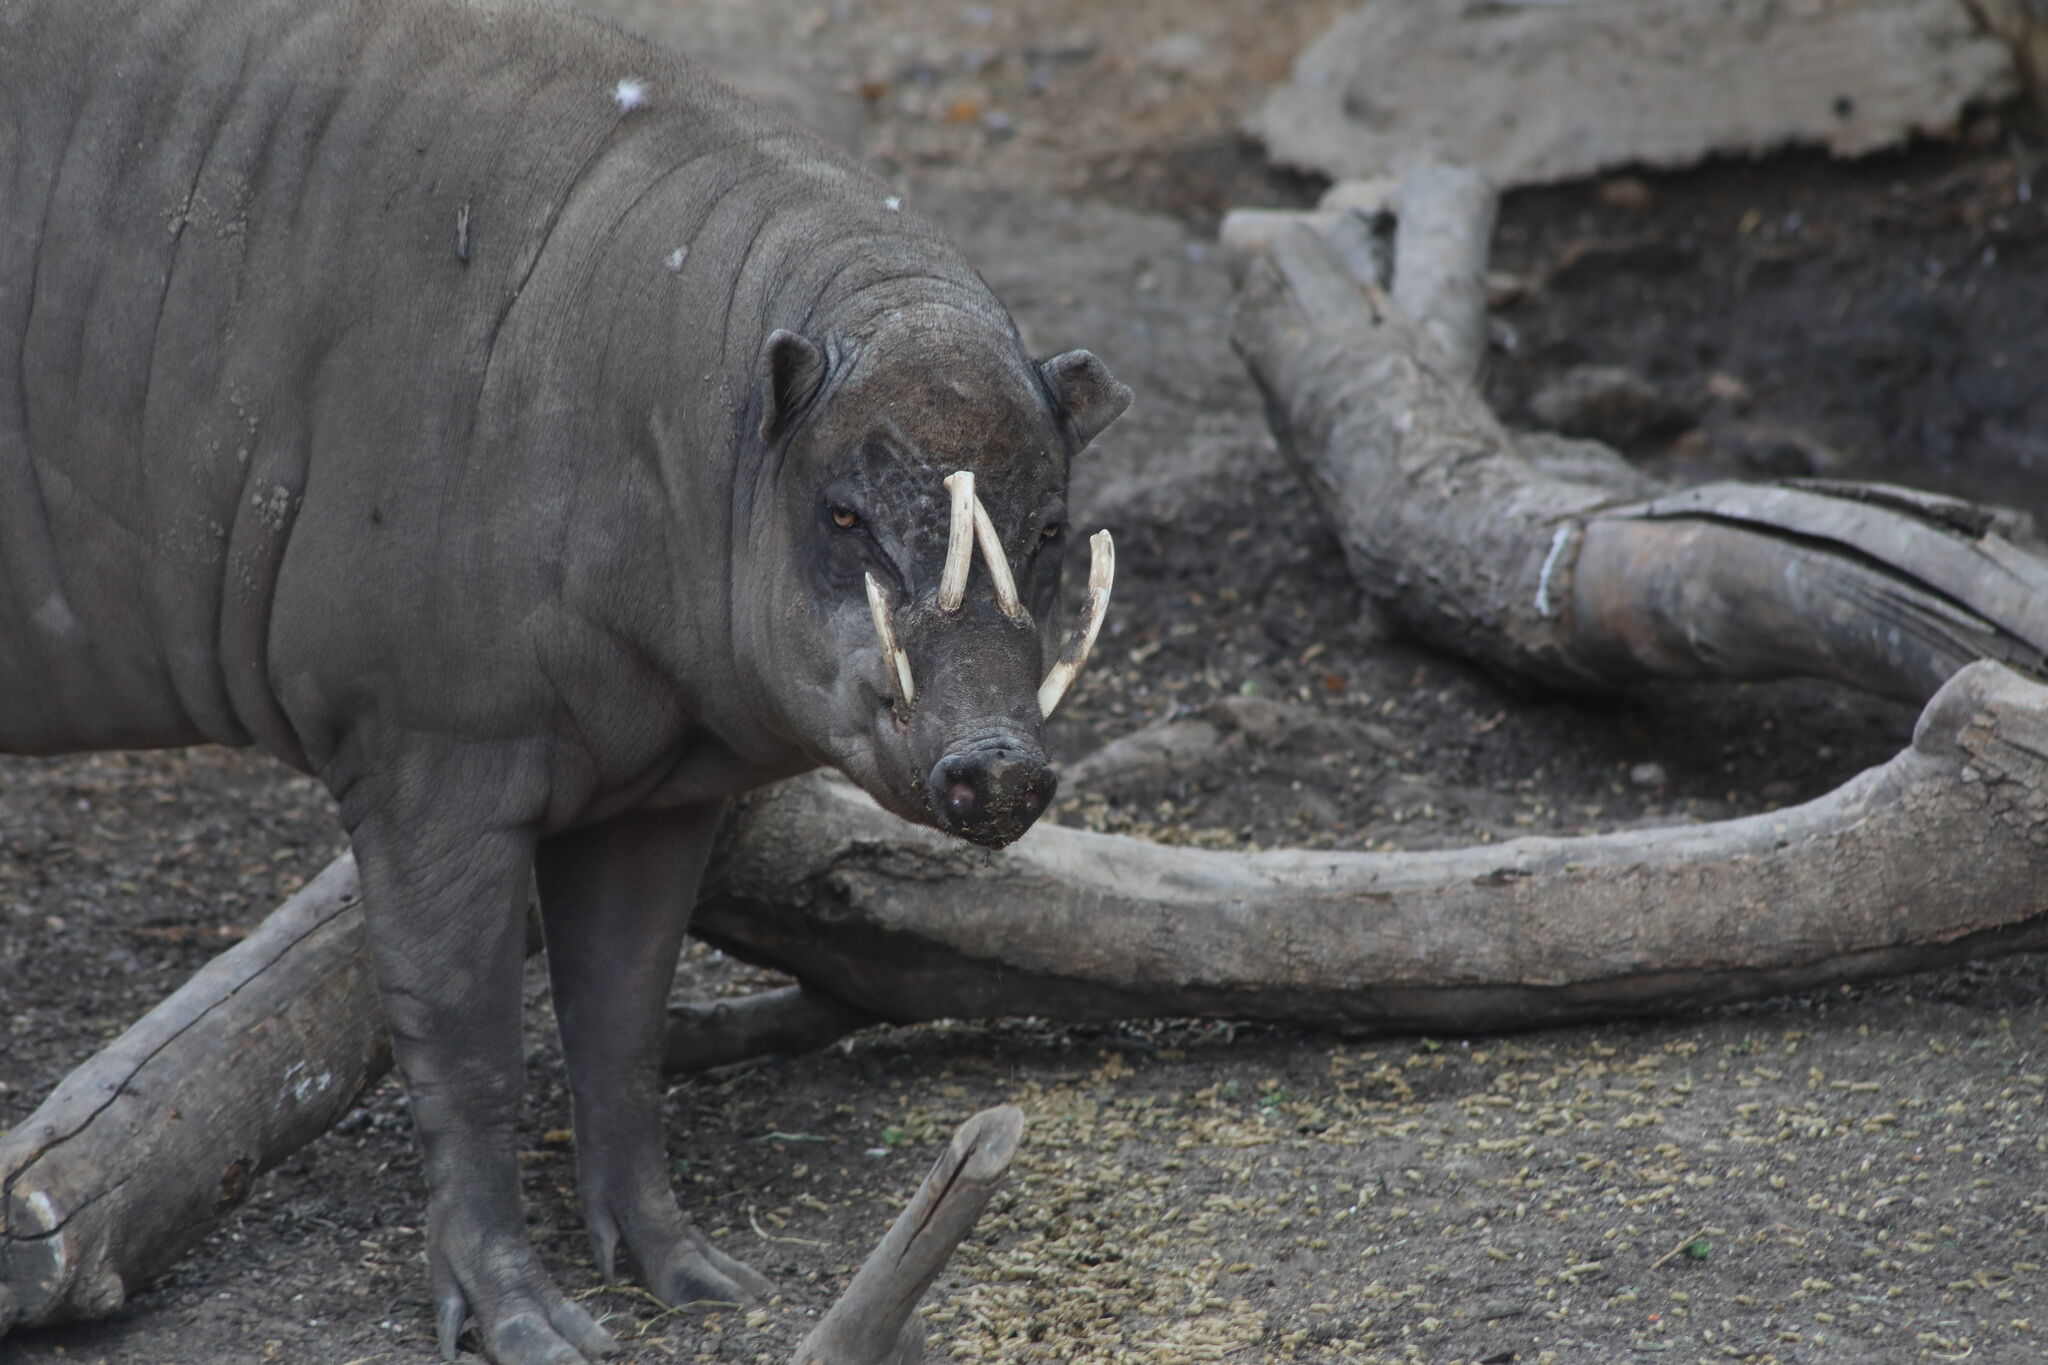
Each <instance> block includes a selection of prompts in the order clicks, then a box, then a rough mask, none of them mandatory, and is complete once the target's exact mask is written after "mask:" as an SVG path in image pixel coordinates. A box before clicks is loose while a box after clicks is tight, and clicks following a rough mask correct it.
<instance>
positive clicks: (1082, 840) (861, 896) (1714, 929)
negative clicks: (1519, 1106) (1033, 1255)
mask: <svg viewBox="0 0 2048 1365" xmlns="http://www.w3.org/2000/svg"><path fill="white" fill-rule="evenodd" d="M2043 848H2048V687H2044V686H2043V685H2041V684H2039V683H2036V682H2032V681H2029V680H2027V679H2024V678H2022V677H2020V676H2018V675H2017V674H2015V673H2013V672H2011V671H2010V670H2008V669H2006V668H2003V667H2001V666H1998V665H1995V664H1975V665H1972V666H1970V667H1969V668H1967V669H1965V670H1964V671H1963V672H1962V673H1961V674H1959V675H1957V676H1956V677H1955V678H1953V679H1952V680H1950V682H1949V683H1948V684H1947V685H1946V686H1944V687H1943V689H1942V690H1941V691H1940V692H1939V693H1938V694H1937V695H1936V697H1935V698H1934V700H1933V701H1932V702H1931V703H1929V705H1928V706H1927V708H1926V710H1925V711H1924V712H1923V714H1922V716H1921V719H1920V723H1919V725H1918V727H1917V729H1916V731H1915V735H1914V739H1913V743H1912V746H1911V747H1910V748H1908V749H1907V750H1905V751H1904V752H1902V753H1901V754H1899V755H1898V757H1896V758H1894V759H1893V760H1892V761H1891V762H1889V763H1886V764H1884V765H1882V766H1880V767H1877V768H1873V769H1870V770H1869V771H1867V772H1864V773H1861V774H1859V775H1858V776H1857V777H1855V778H1854V779H1852V780H1851V781H1849V782H1848V783H1846V784H1845V785H1843V786H1842V787H1840V788H1838V789H1836V790H1835V791H1833V792H1830V793H1829V794H1827V795H1826V796H1823V797H1820V798H1819V799H1817V800H1814V801H1811V802H1808V803H1806V804H1805V805H1802V806H1797V807H1792V808H1790V809H1787V810H1781V811H1775V812H1772V813H1770V814H1766V815H1756V816H1750V817H1748V818H1745V819H1740V820H1731V821H1727V822H1724V823H1720V824H1714V825H1699V826H1681V827H1675V828H1668V829H1653V830H1632V831H1626V832H1622V833H1617V834H1606V835H1597V836H1590V837H1584V838H1570V839H1555V838H1535V839H1518V840H1514V841H1512V842H1509V843H1503V844H1497V845H1485V846H1480V847H1475V848H1464V849H1454V850H1446V851H1442V852H1431V853H1392V854H1368V853H1323V852H1308V851H1297V850H1281V851H1274V852H1263V853H1248V854H1239V853H1217V852H1209V851H1204V850H1197V849H1189V848H1175V847H1167V846H1162V845H1155V844H1147V843H1143V842H1140V841H1137V840H1132V839H1127V838H1118V837H1114V836H1109V835H1099V834H1092V833H1087V832H1084V831H1080V830H1072V829H1063V828H1045V827H1041V828H1040V829H1038V830H1035V831H1034V832H1033V833H1032V834H1031V835H1030V836H1028V837H1027V838H1025V839H1023V840H1022V841H1020V842H1019V843H1018V844H1016V845H1015V846H1013V847H1012V848H1011V849H1010V850H1008V851H1007V852H1005V853H1004V854H1001V855H990V854H983V853H976V852H972V851H967V850H963V849H961V848H960V847H959V846H957V845H954V844H951V843H949V842H947V841H945V840H944V839H943V838H942V837H941V836H938V835H936V834H932V833H929V832H926V831H922V830H917V829H912V828H910V827H908V826H905V825H902V824H899V823H897V822H894V821H892V820H890V819H889V817H887V816H886V815H884V814H882V813H881V812H880V811H878V810H876V809H875V808H874V807H873V806H872V805H871V804H870V803H869V802H868V801H867V800H866V798H864V797H862V796H860V795H859V794H858V793H857V792H855V791H853V790H852V789H851V788H849V787H847V786H846V785H845V784H844V783H842V782H838V781H835V780H831V779H827V778H821V777H814V778H807V779H802V780H799V781H796V782H791V783H785V784H783V785H782V786H779V787H776V788H773V789H771V790H769V791H767V792H764V793H762V794H760V795H759V796H757V797H755V798H754V799H753V800H751V801H750V802H748V803H747V805H746V807H745V809H744V810H742V811H741V812H740V814H739V816H738V817H737V819H736V821H735V823H734V825H733V827H732V829H731V831H730V836H729V837H728V838H727V839H726V840H725V841H724V842H723V843H722V845H721V850H720V852H719V853H718V854H717V855H716V856H715V858H714V860H713V865H712V868H711V871H710V873H709V874H708V876H707V878H706V884H705V889H704V894H703V898H702V900H701V901H700V902H699V905H698V910H697V919H696V921H695V925H694V928H695V930H696V932H698V933H700V934H701V935H702V936H703V937H705V938H707V939H709V940H711V941H712V942H715V943H718V944H720V945H721V946H723V947H725V948H726V949H727V950H728V951H731V952H735V953H738V954H740V955H742V956H746V957H751V958H754V959H757V960H759V961H763V962H768V963H772V964H774V965H776V966H778V967H780V968H782V969H783V970H785V971H790V972H794V973H795V974H797V975H799V976H801V977H803V978H804V979H806V980H809V981H816V982H828V983H830V987H831V989H832V990H833V991H834V992H835V993H837V994H839V995H840V996H841V997H842V998H844V999H845V1000H847V1001H848V1002H850V1003H851V1004H854V1005H856V1006H859V1007H861V1008H863V1009H865V1010H868V1011H870V1012H872V1013H873V1014H875V1015H877V1016H879V1017H881V1018H884V1019H890V1020H898V1021H904V1020H910V1019H918V1018H931V1017H936V1016H956V1017H993V1016H1002V1015H1018V1014H1032V1015H1043V1016H1048V1017H1052V1018H1060V1019H1107V1018H1127V1017H1133V1016H1144V1015H1162V1014H1166V1015H1202V1016H1210V1017H1218V1018H1236V1019H1270V1020H1287V1021H1295V1022H1302V1023H1319V1024H1342V1025H1350V1026H1367V1027H1374V1028H1383V1029H1392V1030H1422V1031H1462V1032H1470V1031H1474V1030H1484V1029H1497V1028H1515V1027H1526V1026H1529V1025H1533V1024H1544V1023H1555V1022H1560V1021H1563V1020H1569V1019H1585V1018H1594V1017H1604V1016H1609V1015H1613V1014H1618V1013H1624V1012H1630V1011H1658V1010H1666V1009H1672V1008H1680V1007H1684V1006H1689V1005H1697V1004H1704V1003H1709V1002H1716V1001H1729V1000H1738V999H1748V998H1755V997H1758V996H1764V995H1771V994H1777V993H1782V992H1786V991H1795V990H1801V989H1805V988H1807V987H1811V986H1816V985H1820V984H1823V983H1827V982H1834V981H1844V980H1853V979H1857V978H1867V977H1874V976H1887V975H1895V974H1898V973H1902V972H1910V971H1921V970H1927V969H1931V968H1934V967H1939V966H1942V965H1946V964H1950V963H1954V962H1958V961H1962V960H1965V959H1967V958H1972V957H1985V956H1992V955H1996V954H1998V953H2002V952H2016V951H2024V950H2028V949H2033V948H2038V947H2042V946H2048V888H2044V887H2043V886H2042V885H2041V882H2040V878H2039V876H2038V864H2039V860H2040V858H2041V856H2042V855H2041V850H2042V849H2043Z"/></svg>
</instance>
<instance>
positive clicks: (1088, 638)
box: [1038, 531, 1116, 716]
mask: <svg viewBox="0 0 2048 1365" xmlns="http://www.w3.org/2000/svg"><path fill="white" fill-rule="evenodd" d="M1115 580H1116V542H1115V541H1113V540H1111V539H1110V538H1109V532H1107V531H1097V532H1096V533H1095V534H1094V535H1092V536H1090V537H1088V601H1087V605H1085V606H1084V607H1082V609H1081V620H1080V623H1079V624H1078V625H1076V626H1075V627H1074V633H1073V635H1071V636H1070V637H1068V639H1067V647H1066V648H1065V649H1063V650H1061V651H1060V657H1059V661H1058V662H1057V663H1055V664H1054V665H1053V666H1052V668H1051V669H1050V670H1048V671H1047V673H1046V675H1045V681H1044V682H1042V683H1040V684H1039V685H1038V714H1039V715H1041V716H1050V715H1051V714H1052V713H1053V711H1054V710H1055V709H1057V708H1058V706H1059V704H1060V699H1061V698H1062V697H1064V696H1066V695H1067V689H1068V688H1069V687H1071V686H1073V683H1074V679H1075V678H1076V677H1077V676H1079V674H1080V672H1081V665H1083V664H1085V663H1087V662H1088V651H1090V650H1092V649H1094V648H1095V637H1096V636H1097V635H1099V634H1101V633H1102V618H1103V617H1105V616H1107V615H1108V614H1109V589H1110V586H1111V585H1112V584H1113V583H1114V582H1115Z"/></svg>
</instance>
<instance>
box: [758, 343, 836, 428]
mask: <svg viewBox="0 0 2048 1365" xmlns="http://www.w3.org/2000/svg"><path fill="white" fill-rule="evenodd" d="M824 383H825V348H824V347H822V346H820V345H819V344H818V343H817V342H815V341H812V340H811V339H810V338H809V337H807V336H799V335H798V334H797V333H795V332H789V331H784V330H783V329H782V328H780V327H778V328H776V329H775V330H774V331H773V332H771V333H769V336H768V342H767V344H766V345H765V346H763V347H762V348H761V434H762V435H763V436H774V435H776V434H777V433H778V432H781V431H784V430H786V429H788V427H789V424H790V423H791V422H793V421H795V420H796V417H797V414H798V413H801V412H802V411H803V410H804V405H805V404H807V403H809V402H810V401H811V399H813V398H815V397H816V396H817V393H818V390H819V389H820V388H821V387H823V385H824Z"/></svg>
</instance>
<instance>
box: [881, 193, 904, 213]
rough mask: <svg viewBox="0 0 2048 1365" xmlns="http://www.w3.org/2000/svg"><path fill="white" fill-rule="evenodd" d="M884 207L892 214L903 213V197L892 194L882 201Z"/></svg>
mask: <svg viewBox="0 0 2048 1365" xmlns="http://www.w3.org/2000/svg"><path fill="white" fill-rule="evenodd" d="M882 207H883V208H885V209H887V210H889V212H891V213H901V212H902V211H903V200H902V198H901V196H898V195H894V194H892V195H890V196H889V197H888V198H887V199H884V200H883V201H882Z"/></svg>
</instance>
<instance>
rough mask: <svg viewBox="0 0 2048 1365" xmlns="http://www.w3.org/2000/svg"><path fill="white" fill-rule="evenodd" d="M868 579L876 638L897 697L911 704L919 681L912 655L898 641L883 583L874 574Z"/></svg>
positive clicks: (915, 697)
mask: <svg viewBox="0 0 2048 1365" xmlns="http://www.w3.org/2000/svg"><path fill="white" fill-rule="evenodd" d="M867 580H868V614H869V615H871V616H873V617H874V618H875V638H876V639H878V640H880V641H881V642H882V658H883V659H884V660H886V661H887V662H888V665H889V677H890V680H891V681H893V682H894V683H895V684H896V696H897V699H898V700H899V701H901V702H902V703H903V704H904V705H905V706H910V705H912V704H914V703H915V702H916V701H917V683H916V681H915V680H913V679H912V678H911V676H910V656H909V655H908V654H906V653H904V652H903V646H902V645H899V644H897V643H896V627H895V624H894V623H893V622H892V621H891V620H890V616H889V600H888V599H887V598H886V597H883V596H882V585H881V584H879V583H877V582H875V576H874V575H873V574H868V575H867Z"/></svg>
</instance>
